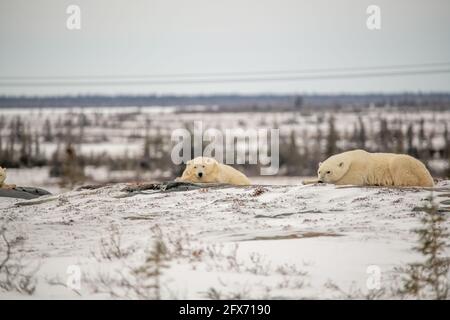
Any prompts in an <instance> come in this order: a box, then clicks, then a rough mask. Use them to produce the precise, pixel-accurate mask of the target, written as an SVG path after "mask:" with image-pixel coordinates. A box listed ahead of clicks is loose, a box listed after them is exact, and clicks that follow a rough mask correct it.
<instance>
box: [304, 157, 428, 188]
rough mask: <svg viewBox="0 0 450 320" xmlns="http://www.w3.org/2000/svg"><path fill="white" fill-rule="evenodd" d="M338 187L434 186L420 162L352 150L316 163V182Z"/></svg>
mask: <svg viewBox="0 0 450 320" xmlns="http://www.w3.org/2000/svg"><path fill="white" fill-rule="evenodd" d="M315 182H325V183H333V184H337V185H345V184H347V185H359V186H363V185H368V186H398V187H433V186H434V181H433V178H432V177H431V174H430V172H429V171H428V169H427V168H426V167H425V165H424V164H423V163H422V162H420V161H419V160H417V159H415V158H413V157H411V156H409V155H406V154H395V153H370V152H367V151H364V150H352V151H347V152H343V153H340V154H336V155H333V156H331V157H329V158H328V159H327V160H325V161H324V162H322V163H320V164H319V169H318V171H317V180H316V179H314V180H310V181H304V183H305V184H307V183H315Z"/></svg>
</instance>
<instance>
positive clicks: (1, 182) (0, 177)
mask: <svg viewBox="0 0 450 320" xmlns="http://www.w3.org/2000/svg"><path fill="white" fill-rule="evenodd" d="M5 180H6V169H3V168H2V167H0V189H14V188H15V187H16V185H15V184H5Z"/></svg>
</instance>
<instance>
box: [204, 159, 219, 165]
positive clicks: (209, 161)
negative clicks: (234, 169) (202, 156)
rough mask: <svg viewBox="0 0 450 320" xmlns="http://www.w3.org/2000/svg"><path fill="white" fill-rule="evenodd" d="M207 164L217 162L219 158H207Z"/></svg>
mask: <svg viewBox="0 0 450 320" xmlns="http://www.w3.org/2000/svg"><path fill="white" fill-rule="evenodd" d="M205 162H206V163H207V164H217V160H216V159H214V158H206V161H205Z"/></svg>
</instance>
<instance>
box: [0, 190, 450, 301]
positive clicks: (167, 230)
mask: <svg viewBox="0 0 450 320" xmlns="http://www.w3.org/2000/svg"><path fill="white" fill-rule="evenodd" d="M124 187H126V185H125V184H115V185H109V186H104V187H101V188H98V189H94V190H79V191H70V192H67V193H64V194H61V195H56V196H46V197H43V198H40V199H39V201H37V202H36V200H28V201H24V200H17V199H11V198H0V212H1V215H0V219H1V221H0V224H2V225H4V226H6V230H7V232H6V235H7V237H8V238H10V239H12V238H16V237H24V241H23V244H22V247H21V248H20V250H21V252H22V253H23V255H24V257H25V258H26V260H27V262H28V263H29V264H32V265H33V264H38V265H39V269H38V271H37V273H36V274H35V278H36V280H37V287H36V291H35V292H34V293H33V295H32V296H31V298H33V297H35V298H80V297H81V298H85V299H89V298H106V297H110V294H111V292H113V293H114V294H113V296H114V297H118V298H153V296H152V293H149V294H148V295H144V296H143V295H136V294H135V293H130V292H129V291H127V290H124V289H123V288H120V287H119V286H116V283H115V281H119V280H120V279H121V277H125V278H127V279H129V281H131V282H133V281H135V282H137V281H138V279H137V278H133V275H132V274H131V273H130V272H129V271H130V270H131V269H132V268H133V266H139V265H140V264H142V263H143V261H144V258H145V255H146V254H147V253H148V251H149V249H150V248H152V245H153V244H154V242H155V239H156V238H157V237H160V238H158V239H159V240H161V241H163V242H164V241H165V243H166V245H167V250H168V251H169V253H168V254H167V266H166V267H164V269H163V270H162V275H161V279H160V282H161V288H160V290H159V291H160V292H159V293H160V297H161V298H187V299H195V298H219V297H228V298H230V297H237V298H239V297H241V298H296V299H297V298H331V297H340V293H339V292H338V291H336V290H335V289H330V288H329V286H327V283H329V282H330V281H331V282H332V283H334V284H336V285H338V286H339V288H340V289H342V290H343V291H345V292H349V291H351V290H354V291H358V292H361V293H363V294H365V293H367V292H368V289H367V286H366V281H367V278H368V274H367V267H368V266H370V265H376V266H378V267H379V268H380V270H381V275H382V280H381V285H382V287H386V288H387V287H388V286H389V285H390V284H391V283H392V281H393V280H395V275H394V274H393V273H392V271H393V268H394V267H396V266H399V265H402V264H404V263H409V262H412V261H415V260H417V259H420V256H419V255H418V254H417V253H416V252H414V251H413V250H412V247H414V245H415V243H416V235H414V234H413V233H411V230H412V229H414V228H415V227H417V225H418V223H419V218H420V216H421V215H422V214H424V213H423V212H421V211H420V210H415V209H414V208H416V207H420V206H421V205H422V204H423V201H424V200H425V199H426V198H427V197H429V196H430V195H431V194H434V196H435V197H436V199H437V200H438V201H445V200H446V199H448V197H449V195H448V194H449V193H450V181H441V182H440V183H439V184H438V186H437V187H438V188H437V190H438V191H434V192H431V191H429V190H423V189H389V188H359V187H352V188H347V187H345V188H339V187H336V186H333V185H308V186H303V185H298V186H249V187H236V188H234V187H231V188H211V189H207V188H204V189H203V188H202V189H197V190H190V191H177V192H158V191H151V192H148V193H145V192H144V193H140V194H136V195H134V196H125V197H124V195H126V192H125V191H123V189H124ZM42 200H45V201H42ZM47 200H48V201H47ZM33 201H34V202H33ZM444 203H445V202H444ZM27 204H28V205H27ZM443 207H445V206H443ZM446 223H447V225H448V226H450V223H449V222H448V220H447V222H446ZM155 230H158V231H157V232H155ZM113 232H116V233H117V234H118V235H119V236H120V246H122V247H123V249H122V251H123V254H121V255H118V257H112V258H111V257H105V256H108V254H106V255H105V247H108V245H106V246H105V243H108V241H110V239H111V234H112V233H113ZM169 256H170V257H169ZM70 265H76V266H79V268H80V270H81V274H82V276H81V282H80V283H81V287H80V288H78V289H76V290H72V289H71V288H68V287H67V286H66V285H64V284H66V283H67V278H68V273H67V270H68V269H67V268H68V266H70ZM105 274H106V275H107V276H108V277H109V278H108V279H109V280H107V281H103V282H106V283H107V284H108V285H107V286H110V287H113V288H107V289H105V283H102V281H101V279H103V280H104V278H102V277H104V276H105ZM55 282H59V284H61V285H55ZM114 286H116V287H114ZM250 289H251V290H250ZM152 292H153V291H152ZM0 296H1V297H2V298H8V297H20V298H28V296H25V295H20V294H18V293H15V292H3V291H0Z"/></svg>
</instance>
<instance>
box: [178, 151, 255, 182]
mask: <svg viewBox="0 0 450 320" xmlns="http://www.w3.org/2000/svg"><path fill="white" fill-rule="evenodd" d="M176 181H189V182H196V183H227V184H234V185H250V184H251V183H250V180H249V179H248V178H247V177H246V176H245V175H244V174H243V173H241V172H239V171H237V170H236V169H234V168H232V167H230V166H228V165H226V164H222V163H219V162H217V160H215V159H213V158H208V157H197V158H195V159H192V160H190V161H188V162H187V163H186V169H185V170H184V172H183V174H182V176H181V177H180V178H177V179H176Z"/></svg>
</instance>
